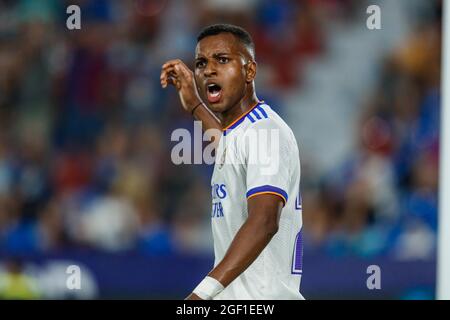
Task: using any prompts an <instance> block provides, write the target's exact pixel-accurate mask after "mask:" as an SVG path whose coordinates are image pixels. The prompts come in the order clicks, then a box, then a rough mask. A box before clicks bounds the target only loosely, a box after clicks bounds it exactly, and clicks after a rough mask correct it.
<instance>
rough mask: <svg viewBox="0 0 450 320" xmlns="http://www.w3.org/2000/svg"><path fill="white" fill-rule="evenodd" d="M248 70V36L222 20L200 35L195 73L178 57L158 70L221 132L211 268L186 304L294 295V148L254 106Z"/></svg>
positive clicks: (297, 201) (297, 237)
mask: <svg viewBox="0 0 450 320" xmlns="http://www.w3.org/2000/svg"><path fill="white" fill-rule="evenodd" d="M280 58H281V59H282V57H280ZM256 69H257V64H256V62H255V49H254V44H253V41H252V39H251V37H250V35H249V34H248V33H247V32H246V31H245V30H244V29H242V28H240V27H237V26H233V25H228V24H218V25H212V26H209V27H207V28H205V29H203V31H202V32H201V33H200V34H199V36H198V38H197V46H196V50H195V71H194V72H192V71H191V70H190V69H189V68H188V67H187V66H186V65H185V64H184V63H183V62H182V61H180V60H170V61H168V62H167V63H165V64H164V65H163V66H162V71H161V85H162V87H163V88H166V87H167V86H168V85H169V84H170V85H173V86H175V87H176V89H177V91H178V94H179V97H180V100H181V104H182V106H183V108H184V109H185V110H186V111H187V112H189V113H191V114H192V115H193V116H194V117H195V118H196V119H197V120H199V121H201V122H202V125H203V128H204V129H213V128H215V129H220V130H222V131H223V133H222V135H221V137H220V140H219V141H218V147H217V150H216V162H215V167H214V172H213V176H212V181H211V187H212V202H213V206H212V213H211V217H212V218H211V220H212V231H213V239H214V252H215V263H214V268H213V269H212V270H211V272H209V274H208V275H207V276H206V277H205V278H204V279H203V280H202V281H201V282H200V284H199V285H198V286H197V287H196V288H195V289H194V290H193V292H192V293H191V294H190V295H189V296H188V297H187V299H208V300H209V299H241V300H244V299H303V297H302V295H301V294H300V280H301V274H302V236H301V232H300V231H301V228H302V209H301V197H300V192H299V188H300V160H299V152H298V147H297V142H296V140H295V137H294V135H293V133H292V131H291V129H290V128H289V127H288V126H287V124H286V123H285V122H284V121H283V120H282V119H281V118H280V116H279V115H278V114H277V113H276V112H274V111H273V110H272V109H271V108H270V106H269V105H267V104H266V103H264V102H263V101H260V100H258V98H257V96H256V93H255V84H254V80H255V77H256ZM261 155H266V157H264V156H261ZM267 156H270V161H269V163H268V162H267V161H266V160H267V159H268V157H267ZM263 158H264V159H263ZM228 159H229V160H228ZM227 160H228V161H227Z"/></svg>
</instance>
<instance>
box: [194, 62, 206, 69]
mask: <svg viewBox="0 0 450 320" xmlns="http://www.w3.org/2000/svg"><path fill="white" fill-rule="evenodd" d="M204 66H205V61H197V62H196V63H195V67H196V68H203V67H204Z"/></svg>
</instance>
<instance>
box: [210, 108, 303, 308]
mask: <svg viewBox="0 0 450 320" xmlns="http://www.w3.org/2000/svg"><path fill="white" fill-rule="evenodd" d="M211 187H212V212H211V220H212V222H211V224H212V233H213V239H214V253H215V263H214V265H215V266H217V264H218V263H219V262H220V261H221V260H222V259H223V257H224V256H225V253H226V252H227V250H228V248H229V246H230V244H231V242H232V241H233V239H234V237H235V235H236V233H237V232H238V231H239V229H240V228H241V226H242V225H243V224H244V222H245V221H246V219H247V217H248V209H247V200H248V199H249V198H251V197H254V196H257V195H260V194H265V193H270V194H275V195H277V196H279V197H280V198H281V199H282V200H283V202H284V207H283V209H282V212H281V217H280V221H279V229H278V232H277V233H276V234H275V236H274V237H273V238H272V240H271V241H270V242H269V244H268V245H267V247H266V248H265V249H264V250H263V251H262V253H261V254H260V255H259V256H258V258H257V259H256V260H255V261H254V262H253V263H252V264H251V265H250V266H249V268H248V269H247V270H246V271H245V272H243V273H242V274H241V275H240V276H239V277H238V278H236V279H235V280H234V281H233V282H232V283H231V284H230V285H229V286H228V287H226V288H225V289H224V290H223V291H222V292H221V293H220V294H219V295H217V296H216V297H215V299H242V300H245V299H303V296H302V295H301V294H300V281H301V275H302V254H303V253H302V248H303V246H302V233H301V228H302V203H301V196H300V159H299V151H298V147H297V142H296V139H295V137H294V134H293V133H292V131H291V129H290V128H289V127H288V125H287V124H286V123H285V122H284V121H283V120H282V119H281V118H280V116H279V115H278V114H277V113H276V112H275V111H273V110H272V109H271V108H270V107H269V106H268V105H267V104H265V103H264V102H259V103H258V104H257V105H255V106H254V107H253V108H251V110H249V111H248V112H246V113H245V114H243V115H242V116H241V117H239V118H238V119H236V120H235V121H234V122H233V123H231V124H230V125H229V126H228V127H227V128H226V129H225V130H224V132H223V135H222V137H221V139H220V142H219V146H218V148H217V151H216V163H215V166H214V173H213V176H212V180H211Z"/></svg>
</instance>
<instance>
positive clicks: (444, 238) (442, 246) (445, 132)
mask: <svg viewBox="0 0 450 320" xmlns="http://www.w3.org/2000/svg"><path fill="white" fill-rule="evenodd" d="M443 5H444V13H443V22H444V24H443V38H444V39H443V48H442V50H443V51H442V57H443V63H442V66H443V69H442V90H441V92H442V108H441V132H440V133H441V139H440V168H439V172H440V174H439V231H438V257H437V279H436V284H437V298H438V299H440V300H444V299H445V300H450V165H449V164H450V0H446V1H444V2H443Z"/></svg>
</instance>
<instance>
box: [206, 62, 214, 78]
mask: <svg viewBox="0 0 450 320" xmlns="http://www.w3.org/2000/svg"><path fill="white" fill-rule="evenodd" d="M204 73H205V77H211V76H215V75H217V68H216V64H215V62H209V63H208V64H207V65H206V67H205V71H204Z"/></svg>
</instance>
